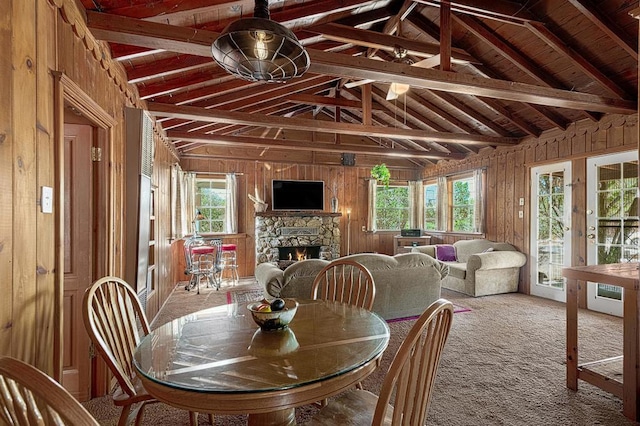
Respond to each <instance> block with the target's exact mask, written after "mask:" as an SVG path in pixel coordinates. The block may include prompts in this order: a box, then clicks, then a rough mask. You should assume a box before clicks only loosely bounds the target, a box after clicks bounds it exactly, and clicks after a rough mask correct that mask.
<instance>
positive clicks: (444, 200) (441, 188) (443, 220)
mask: <svg viewBox="0 0 640 426" xmlns="http://www.w3.org/2000/svg"><path fill="white" fill-rule="evenodd" d="M448 211H449V191H448V190H447V178H446V177H444V176H440V177H439V178H438V223H436V229H438V230H439V231H446V230H447V216H448Z"/></svg>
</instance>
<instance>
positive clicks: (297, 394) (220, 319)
mask: <svg viewBox="0 0 640 426" xmlns="http://www.w3.org/2000/svg"><path fill="white" fill-rule="evenodd" d="M299 303H300V305H299V306H298V311H297V313H296V316H295V317H294V319H293V321H292V322H291V323H290V326H289V328H288V329H285V330H281V331H275V332H274V331H272V332H263V331H261V330H260V329H259V328H258V326H257V325H256V324H255V322H253V319H252V318H251V313H250V312H249V310H248V309H247V307H246V305H238V304H235V303H232V304H228V305H223V306H218V307H215V308H211V309H206V310H202V311H199V312H195V313H193V314H189V315H185V316H183V317H181V318H178V319H176V320H174V321H172V322H169V323H167V324H164V325H162V326H160V327H158V328H157V329H155V330H154V331H152V332H151V333H150V334H148V335H147V336H145V337H144V338H143V340H142V341H141V342H140V345H139V346H138V348H137V349H136V352H135V355H134V365H135V368H136V369H137V371H138V372H139V375H140V378H141V380H142V382H143V384H144V387H145V389H147V391H148V392H149V393H150V394H151V395H153V396H154V397H155V398H157V399H158V400H160V401H163V402H165V403H167V404H169V405H172V406H174V407H178V408H182V409H185V410H189V411H193V412H203V413H216V414H246V413H248V414H249V420H248V422H249V425H293V424H295V410H294V408H295V407H297V406H301V405H304V404H309V403H313V402H317V401H320V400H322V399H324V398H327V397H330V396H332V395H335V394H338V393H340V392H342V391H344V390H346V389H348V388H350V387H353V386H354V385H355V384H357V383H359V382H360V381H362V380H363V379H364V378H365V377H367V376H368V375H369V374H371V373H372V372H373V371H374V370H375V369H376V368H377V366H378V365H379V361H380V358H381V356H382V354H383V352H384V350H385V349H386V347H387V345H388V342H389V327H388V326H387V323H386V322H385V321H384V320H383V319H382V318H381V317H379V316H378V315H377V314H375V313H373V312H370V311H367V310H365V309H362V308H356V307H353V306H351V305H345V304H340V303H335V302H327V301H319V300H299Z"/></svg>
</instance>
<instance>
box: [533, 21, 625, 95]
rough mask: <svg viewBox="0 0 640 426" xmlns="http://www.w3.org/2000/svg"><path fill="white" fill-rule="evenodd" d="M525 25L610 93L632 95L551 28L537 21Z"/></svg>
mask: <svg viewBox="0 0 640 426" xmlns="http://www.w3.org/2000/svg"><path fill="white" fill-rule="evenodd" d="M525 26H526V27H527V28H528V29H529V30H530V31H531V32H532V33H534V34H535V35H536V36H538V37H539V38H540V39H541V40H543V41H544V42H545V43H547V44H548V45H549V46H551V47H552V48H553V49H554V50H555V51H557V52H559V53H561V54H562V55H564V56H566V57H568V58H570V59H571V61H572V63H573V64H574V65H575V66H576V67H577V68H578V69H580V70H581V71H582V72H584V73H585V74H586V75H588V76H589V77H591V78H592V79H594V80H595V81H596V82H597V83H598V84H600V85H601V86H602V87H604V88H605V89H606V90H607V91H608V92H609V93H610V94H612V95H613V96H617V97H619V98H621V99H629V98H632V96H629V94H628V93H627V92H626V91H625V90H624V89H622V88H621V87H620V86H618V85H617V84H616V83H615V82H614V81H613V80H611V79H610V78H609V77H607V76H606V75H604V73H602V72H601V71H600V70H599V69H598V68H597V67H596V66H595V65H593V64H592V63H591V62H590V61H588V60H587V59H585V58H584V57H583V56H582V55H580V54H579V53H578V52H576V51H575V50H573V49H572V48H571V47H569V46H568V45H567V43H566V41H563V40H561V39H560V37H558V36H557V35H555V34H554V33H553V32H552V31H551V30H549V29H548V28H547V27H545V26H544V25H543V24H541V23H538V22H528V23H526V24H525Z"/></svg>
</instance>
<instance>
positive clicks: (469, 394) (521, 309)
mask: <svg viewBox="0 0 640 426" xmlns="http://www.w3.org/2000/svg"><path fill="white" fill-rule="evenodd" d="M256 286H257V284H255V281H254V280H253V279H245V280H241V282H240V284H239V285H238V286H236V287H226V286H225V287H223V288H222V289H221V290H219V291H216V290H213V289H203V290H202V291H201V292H202V294H200V295H197V294H195V293H194V292H187V291H184V287H183V286H177V287H176V290H175V291H174V293H173V295H172V296H171V297H170V298H169V300H168V301H167V303H166V304H165V306H163V308H162V310H161V312H160V314H159V316H158V317H157V318H156V320H155V321H154V323H153V324H152V327H155V326H157V325H160V324H162V323H164V322H167V321H169V320H171V319H173V318H176V317H179V316H182V315H184V314H186V313H189V312H194V311H197V310H199V309H203V308H205V307H209V306H214V305H217V304H223V303H227V298H228V297H231V296H230V295H228V294H227V292H228V291H231V292H234V291H241V292H243V293H245V294H247V295H251V294H254V295H259V293H255V292H254V293H252V290H255V289H256ZM442 295H443V297H445V298H447V299H449V300H451V301H452V302H453V303H454V304H456V305H458V306H461V307H466V308H468V309H470V311H468V312H465V313H461V314H456V315H455V316H454V321H453V328H452V331H451V334H450V336H449V341H448V342H447V346H446V347H445V350H444V354H443V358H442V361H441V364H440V369H439V371H438V378H437V381H436V386H435V392H434V396H433V399H432V402H431V407H430V410H429V417H428V419H429V420H428V424H430V425H440V426H458V425H510V426H513V425H606V426H628V425H632V424H635V423H632V422H630V421H628V420H627V419H626V418H625V417H624V416H623V415H622V403H621V401H620V399H619V398H616V397H614V396H612V395H610V394H609V393H607V392H604V391H602V390H600V389H598V388H596V387H594V386H591V385H589V384H586V383H584V382H580V384H579V391H578V392H574V391H571V390H569V389H567V388H566V386H565V309H564V304H561V303H557V302H553V301H549V300H545V299H540V298H536V297H532V296H526V295H523V294H507V295H496V296H487V297H481V298H471V297H466V296H464V295H461V294H459V293H455V292H451V291H448V290H443V294H442ZM242 297H245V296H242ZM249 297H250V296H249ZM412 324H413V321H412V320H408V321H398V322H391V323H389V328H390V330H391V340H390V343H389V347H388V349H387V351H386V352H385V355H384V357H383V361H382V364H381V366H380V368H379V369H378V370H377V371H376V372H375V373H374V374H372V375H371V376H369V377H368V378H367V379H366V380H365V381H364V382H363V385H364V387H365V389H368V390H370V391H372V392H374V393H377V392H379V390H380V386H381V384H382V380H383V378H384V373H385V371H386V370H387V368H388V366H389V363H390V362H391V358H392V356H393V354H394V353H395V351H396V350H397V348H398V346H399V344H400V342H401V341H402V339H403V338H404V336H405V335H406V333H407V332H408V330H409V329H410V328H411V325H412ZM579 342H580V348H579V350H580V361H581V362H584V361H592V360H597V359H601V358H605V357H612V356H616V355H619V354H621V353H622V352H621V348H622V321H621V319H620V318H615V317H610V316H607V315H602V314H597V313H593V312H586V311H584V312H583V311H580V341H579ZM84 405H85V406H86V407H87V408H88V409H89V410H90V411H91V412H92V413H93V414H94V415H95V416H96V417H97V418H98V420H99V421H100V423H101V424H104V425H115V424H116V422H117V417H118V414H119V409H116V408H115V407H114V406H113V404H112V402H111V399H110V398H109V397H103V398H96V399H94V400H91V401H88V402H86V403H85V404H84ZM316 410H317V408H315V407H314V406H304V407H300V408H298V409H297V410H296V418H297V420H298V423H299V424H300V423H304V421H306V420H307V419H308V418H309V417H310V416H311V415H313V413H314V412H315V411H316ZM200 422H201V424H205V425H206V424H209V421H208V419H207V417H206V416H204V415H201V416H200ZM143 424H145V425H154V426H160V425H187V424H189V423H188V416H187V414H186V413H185V412H182V411H180V410H176V409H173V408H171V407H168V406H166V405H164V404H154V405H151V406H149V407H148V408H147V411H146V414H145V418H144V421H143ZM215 424H216V425H229V426H235V425H243V424H246V417H245V416H216V417H215Z"/></svg>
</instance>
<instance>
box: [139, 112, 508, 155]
mask: <svg viewBox="0 0 640 426" xmlns="http://www.w3.org/2000/svg"><path fill="white" fill-rule="evenodd" d="M148 109H149V111H150V112H151V113H152V114H155V115H156V116H159V117H173V118H179V119H185V120H194V121H203V122H217V123H231V124H245V125H257V126H264V127H282V128H283V129H297V130H307V131H312V132H324V133H342V134H346V135H362V134H367V135H369V136H373V137H388V138H392V139H415V140H422V141H434V142H441V143H463V144H471V145H489V146H491V145H514V144H517V143H518V142H520V139H518V138H501V137H494V136H485V135H465V134H459V133H445V132H426V131H424V130H414V129H393V128H388V127H376V126H364V125H362V126H358V125H352V124H348V123H324V122H322V121H318V120H311V119H302V118H286V117H274V116H267V115H260V114H248V113H241V112H231V111H222V110H218V109H203V108H196V107H187V106H177V105H173V104H158V103H154V102H150V103H149V104H148Z"/></svg>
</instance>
